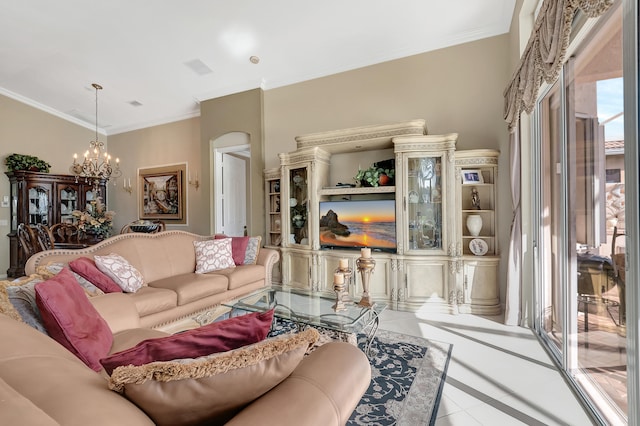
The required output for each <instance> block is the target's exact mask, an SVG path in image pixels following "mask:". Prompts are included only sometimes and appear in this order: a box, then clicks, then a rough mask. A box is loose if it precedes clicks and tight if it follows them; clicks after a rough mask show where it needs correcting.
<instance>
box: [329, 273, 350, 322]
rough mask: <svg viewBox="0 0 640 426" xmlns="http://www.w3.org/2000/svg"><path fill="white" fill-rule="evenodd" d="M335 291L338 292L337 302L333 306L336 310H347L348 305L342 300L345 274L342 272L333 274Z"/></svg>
mask: <svg viewBox="0 0 640 426" xmlns="http://www.w3.org/2000/svg"><path fill="white" fill-rule="evenodd" d="M333 291H335V292H336V303H335V304H334V305H333V306H332V308H333V310H334V311H336V312H340V311H346V310H347V307H346V306H345V304H344V302H343V301H342V294H343V293H344V275H342V273H340V272H336V273H335V274H333Z"/></svg>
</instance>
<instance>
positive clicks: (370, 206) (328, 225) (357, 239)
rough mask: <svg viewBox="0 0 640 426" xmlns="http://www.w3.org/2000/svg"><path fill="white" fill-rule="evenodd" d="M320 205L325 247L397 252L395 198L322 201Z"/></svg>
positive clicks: (321, 231)
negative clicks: (366, 248) (365, 248)
mask: <svg viewBox="0 0 640 426" xmlns="http://www.w3.org/2000/svg"><path fill="white" fill-rule="evenodd" d="M319 208H320V246H321V247H322V248H324V249H358V250H359V249H360V248H362V247H370V248H371V249H372V250H373V251H385V252H391V253H395V252H396V248H397V242H396V201H395V200H344V201H321V202H320V205H319Z"/></svg>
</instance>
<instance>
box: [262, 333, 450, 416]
mask: <svg viewBox="0 0 640 426" xmlns="http://www.w3.org/2000/svg"><path fill="white" fill-rule="evenodd" d="M294 329H295V326H293V325H292V324H287V323H284V322H281V321H277V323H276V325H275V327H274V329H273V332H272V334H280V333H283V332H288V331H292V330H294ZM365 344H366V337H365V336H364V335H358V346H360V348H362V349H363V350H364V347H365ZM452 349H453V346H452V345H450V344H448V343H443V342H438V341H434V340H428V339H424V338H422V337H414V336H409V335H406V334H400V333H395V332H392V331H387V330H378V332H377V333H376V336H375V337H374V340H373V343H372V345H371V353H370V357H369V362H370V363H371V376H372V377H371V385H370V386H369V389H368V390H367V392H366V393H365V394H364V396H363V397H362V399H361V400H360V403H359V404H358V406H357V407H356V409H355V410H354V412H353V414H352V415H351V418H350V419H349V421H348V422H347V425H367V426H387V425H398V426H400V425H406V426H416V425H433V424H435V421H436V416H437V414H438V406H439V404H440V398H441V396H442V388H443V387H444V382H445V378H446V374H447V368H448V367H449V359H450V358H451V351H452Z"/></svg>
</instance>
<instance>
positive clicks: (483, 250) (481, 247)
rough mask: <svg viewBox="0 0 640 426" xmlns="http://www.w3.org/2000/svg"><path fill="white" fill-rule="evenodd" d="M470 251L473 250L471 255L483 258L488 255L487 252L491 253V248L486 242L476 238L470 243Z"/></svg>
mask: <svg viewBox="0 0 640 426" xmlns="http://www.w3.org/2000/svg"><path fill="white" fill-rule="evenodd" d="M469 249H470V250H471V253H473V254H475V255H476V256H483V255H485V254H487V251H489V246H488V245H487V243H486V241H484V240H481V239H480V238H474V239H473V240H471V242H470V243H469Z"/></svg>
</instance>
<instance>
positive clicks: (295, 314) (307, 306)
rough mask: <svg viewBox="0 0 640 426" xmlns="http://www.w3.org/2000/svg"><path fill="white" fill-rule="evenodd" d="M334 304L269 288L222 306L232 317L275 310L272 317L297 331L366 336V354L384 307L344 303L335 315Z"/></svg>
mask: <svg viewBox="0 0 640 426" xmlns="http://www.w3.org/2000/svg"><path fill="white" fill-rule="evenodd" d="M335 302H336V298H335V296H334V297H330V296H328V295H324V294H322V293H312V292H308V291H304V290H299V289H290V288H282V287H278V286H272V287H269V288H265V289H263V290H259V291H257V292H255V293H252V294H250V295H248V296H245V297H242V298H240V299H237V300H234V301H230V302H227V303H223V305H224V306H227V307H229V308H231V310H232V312H231V314H232V315H233V314H234V312H233V311H235V310H243V311H249V312H266V311H268V310H270V309H273V308H275V310H274V317H277V318H281V319H286V320H289V321H292V322H293V323H295V324H296V326H297V327H298V329H302V328H305V327H306V326H312V327H317V328H321V329H325V330H329V331H332V332H335V333H337V334H339V335H340V334H343V335H350V334H354V335H355V334H358V333H362V334H364V335H365V336H366V345H365V353H366V354H367V355H369V350H370V348H371V342H372V340H373V338H374V336H375V334H376V332H377V331H378V325H379V323H380V314H381V313H382V311H384V310H385V309H386V307H387V305H386V304H385V303H375V304H374V305H373V306H359V305H358V304H357V303H354V302H345V307H346V310H344V311H338V312H336V311H335V310H334V308H333V306H334V305H335Z"/></svg>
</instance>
